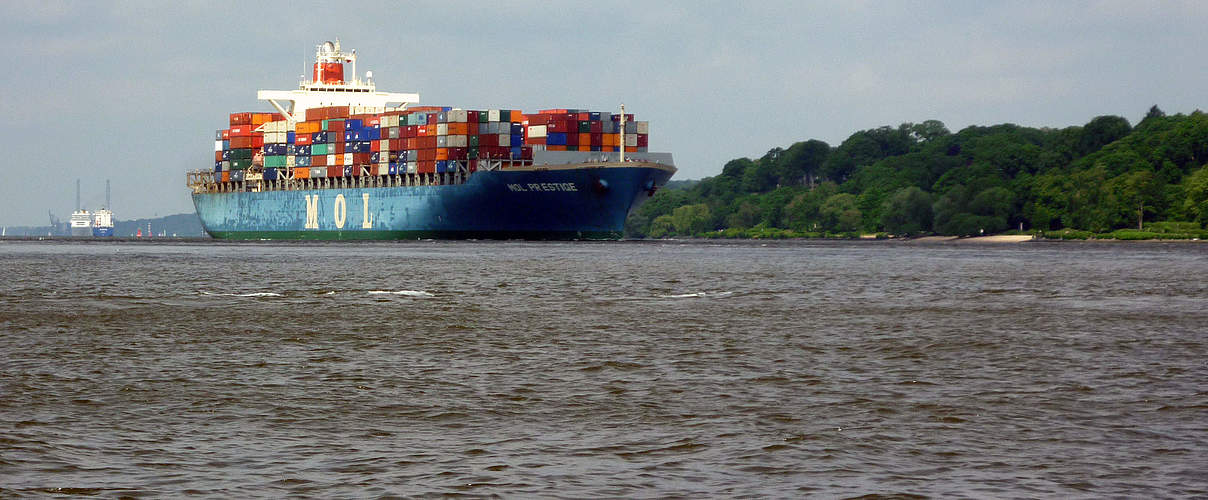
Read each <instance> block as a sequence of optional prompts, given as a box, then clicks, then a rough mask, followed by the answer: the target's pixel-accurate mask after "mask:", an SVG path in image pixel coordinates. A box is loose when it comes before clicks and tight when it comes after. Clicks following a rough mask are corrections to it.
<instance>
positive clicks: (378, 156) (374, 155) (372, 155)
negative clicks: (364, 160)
mask: <svg viewBox="0 0 1208 500" xmlns="http://www.w3.org/2000/svg"><path fill="white" fill-rule="evenodd" d="M381 158H382V154H381V153H379V152H376V151H374V152H372V153H369V163H377V162H378V160H380V159H381Z"/></svg>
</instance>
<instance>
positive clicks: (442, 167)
mask: <svg viewBox="0 0 1208 500" xmlns="http://www.w3.org/2000/svg"><path fill="white" fill-rule="evenodd" d="M448 171H449V162H448V161H445V160H440V161H438V162H436V173H438V174H443V173H445V172H448Z"/></svg>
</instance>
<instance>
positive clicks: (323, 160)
mask: <svg viewBox="0 0 1208 500" xmlns="http://www.w3.org/2000/svg"><path fill="white" fill-rule="evenodd" d="M310 166H312V167H326V166H327V155H314V156H311V157H310Z"/></svg>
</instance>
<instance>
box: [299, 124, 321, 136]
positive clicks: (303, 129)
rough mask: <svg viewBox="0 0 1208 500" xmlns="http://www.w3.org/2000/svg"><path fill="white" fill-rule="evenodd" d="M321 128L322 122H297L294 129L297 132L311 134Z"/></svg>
mask: <svg viewBox="0 0 1208 500" xmlns="http://www.w3.org/2000/svg"><path fill="white" fill-rule="evenodd" d="M322 129H323V122H309V121H308V122H298V124H297V125H295V126H294V131H295V132H297V133H299V134H313V133H315V132H318V131H320V130H322Z"/></svg>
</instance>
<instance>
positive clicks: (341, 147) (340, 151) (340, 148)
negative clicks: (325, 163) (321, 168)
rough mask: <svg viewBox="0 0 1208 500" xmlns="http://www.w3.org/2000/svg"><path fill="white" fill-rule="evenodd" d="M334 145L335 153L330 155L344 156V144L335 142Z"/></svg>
mask: <svg viewBox="0 0 1208 500" xmlns="http://www.w3.org/2000/svg"><path fill="white" fill-rule="evenodd" d="M335 145H336V152H335V153H332V154H337V155H342V154H344V143H343V142H337V143H336V144H335Z"/></svg>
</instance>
